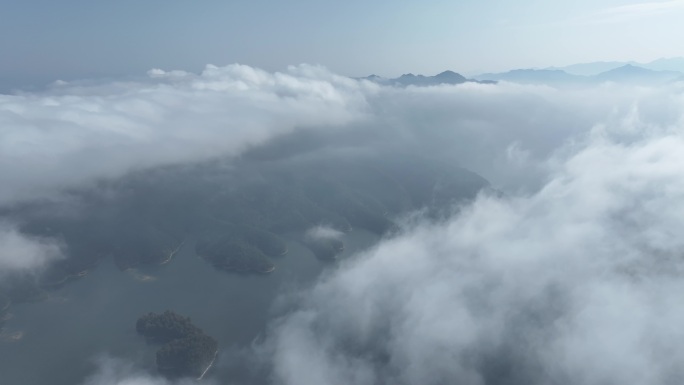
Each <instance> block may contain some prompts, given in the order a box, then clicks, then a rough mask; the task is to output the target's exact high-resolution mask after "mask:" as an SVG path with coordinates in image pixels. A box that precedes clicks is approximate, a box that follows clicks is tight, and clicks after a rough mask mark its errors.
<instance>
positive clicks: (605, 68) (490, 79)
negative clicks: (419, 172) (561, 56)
mask: <svg viewBox="0 0 684 385" xmlns="http://www.w3.org/2000/svg"><path fill="white" fill-rule="evenodd" d="M361 79H364V80H369V81H372V82H374V83H378V84H383V85H389V86H395V87H408V86H419V87H420V86H434V85H439V84H463V83H468V82H472V83H481V84H495V83H497V82H500V81H505V82H511V83H521V84H540V85H541V84H545V85H550V86H582V85H591V84H600V83H605V82H612V83H621V84H631V85H662V84H668V83H673V82H679V81H684V57H678V58H667V59H658V60H654V61H652V62H650V63H645V64H640V63H636V62H594V63H580V64H573V65H570V66H566V67H558V68H557V67H550V68H544V69H536V68H533V69H514V70H511V71H508V72H500V73H485V74H481V75H477V76H474V77H473V78H466V77H465V76H463V75H461V74H459V73H456V72H453V71H444V72H441V73H439V74H437V75H434V76H425V75H414V74H411V73H408V74H404V75H401V76H399V77H397V78H383V77H380V76H377V75H370V76H367V77H365V78H361Z"/></svg>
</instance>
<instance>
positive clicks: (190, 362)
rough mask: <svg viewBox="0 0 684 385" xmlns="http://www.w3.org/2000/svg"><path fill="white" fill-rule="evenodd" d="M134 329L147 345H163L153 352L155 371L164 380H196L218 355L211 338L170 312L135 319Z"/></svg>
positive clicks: (185, 319) (216, 345) (188, 320)
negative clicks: (147, 342) (155, 357)
mask: <svg viewBox="0 0 684 385" xmlns="http://www.w3.org/2000/svg"><path fill="white" fill-rule="evenodd" d="M135 328H136V330H137V332H138V333H140V334H142V335H143V336H145V338H147V340H148V341H150V342H153V343H160V344H163V345H162V346H161V347H160V348H159V349H158V350H157V370H158V371H159V373H161V374H163V375H165V376H167V377H172V378H180V377H193V378H200V377H202V375H203V374H204V373H205V372H206V370H207V369H208V368H209V367H210V366H211V365H212V363H213V362H214V359H215V358H216V354H217V352H218V343H217V342H216V340H215V339H214V338H212V337H210V336H208V335H206V334H204V332H203V331H202V329H200V328H198V327H197V326H195V325H193V324H192V321H191V320H190V318H189V317H183V316H181V315H178V314H176V313H174V312H172V311H168V310H167V311H165V312H164V313H162V314H155V313H148V314H146V315H144V316H142V317H140V318H139V319H138V321H137V322H136V325H135Z"/></svg>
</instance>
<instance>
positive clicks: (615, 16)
mask: <svg viewBox="0 0 684 385" xmlns="http://www.w3.org/2000/svg"><path fill="white" fill-rule="evenodd" d="M673 11H684V0H669V1H656V2H645V3H637V4H629V5H620V6H617V7H611V8H605V9H602V10H600V11H597V12H594V13H592V14H590V15H587V16H584V17H582V18H580V19H578V20H577V21H580V22H584V23H587V24H608V23H622V22H627V21H633V20H639V19H643V18H647V17H654V16H658V15H663V14H667V13H670V12H673Z"/></svg>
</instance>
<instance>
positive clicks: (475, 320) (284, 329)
mask: <svg viewBox="0 0 684 385" xmlns="http://www.w3.org/2000/svg"><path fill="white" fill-rule="evenodd" d="M673 91H674V92H673ZM634 92H637V93H638V92H643V90H642V91H639V90H634ZM590 95H592V94H591V92H589V93H587V96H590ZM632 95H634V94H632ZM642 96H643V95H642ZM651 96H653V94H651ZM619 99H620V98H619V97H615V96H614V97H613V99H612V101H613V102H614V101H617V100H619ZM494 100H495V99H494ZM565 100H569V99H565ZM591 100H592V102H596V101H597V100H595V99H591ZM668 101H669V102H668ZM661 102H662V103H661ZM618 104H619V103H618ZM618 104H616V105H615V106H616V107H617V105H618ZM656 104H658V105H659V106H658V107H656V106H655V105H656ZM541 105H545V103H541ZM664 105H668V106H669V107H668V108H665V109H663V108H662V107H663V106H664ZM573 106H575V107H576V106H577V105H576V104H574V105H573ZM626 107H628V106H626ZM670 107H672V108H673V110H671V109H669V108H670ZM457 108H458V107H457ZM666 111H667V112H666ZM509 112H510V111H509ZM526 112H527V113H528V114H529V113H530V112H531V110H529V109H528V110H526ZM515 114H516V112H513V113H512V115H513V116H515ZM668 115H669V116H668ZM683 116H684V100H683V99H682V95H681V91H679V90H672V89H670V90H667V91H662V93H658V98H657V99H656V100H650V99H648V98H646V99H638V101H637V102H636V104H632V106H631V107H629V108H616V109H615V110H614V113H609V114H606V115H604V120H603V121H602V123H601V124H598V122H599V121H597V122H596V124H593V125H592V127H593V128H592V129H591V130H588V131H584V132H581V131H580V132H576V133H575V134H574V135H569V136H567V137H566V138H567V139H572V140H567V141H566V142H565V143H564V144H562V145H559V146H557V147H556V148H555V149H554V150H553V151H551V152H550V153H547V155H546V157H545V159H546V160H545V161H544V162H543V163H544V165H543V167H541V169H543V170H545V172H546V183H543V184H542V185H541V188H539V189H537V190H536V191H534V192H532V193H526V194H520V195H515V196H509V197H506V198H499V197H492V196H488V195H483V196H480V197H479V198H478V199H477V200H476V201H475V202H474V203H473V204H472V205H471V206H469V207H467V208H465V209H463V210H462V211H461V212H460V213H459V214H458V215H456V216H454V217H452V218H451V219H449V220H446V221H444V222H438V223H434V222H430V221H427V220H426V221H423V222H422V223H419V224H410V225H407V227H406V228H405V230H404V232H403V233H402V234H399V235H398V236H396V237H394V238H392V239H388V240H385V241H383V242H382V243H381V244H380V245H379V246H378V247H377V248H373V249H371V250H369V251H367V252H365V253H363V254H361V255H358V256H357V257H356V258H355V259H353V260H351V261H349V262H348V263H346V264H345V265H343V266H342V267H341V268H340V270H339V271H337V272H335V273H334V274H330V275H327V276H325V277H323V278H322V280H321V281H320V282H319V283H318V284H317V285H316V286H315V287H314V288H313V289H312V290H311V291H310V292H307V293H304V295H303V296H304V299H303V300H302V302H301V303H300V304H299V310H297V311H294V312H289V313H287V314H286V315H285V316H283V318H281V319H279V320H278V321H277V322H275V323H274V324H273V326H272V329H271V332H270V337H269V339H267V341H266V343H265V345H264V347H263V348H264V349H265V351H267V352H268V356H269V357H270V358H271V359H272V364H273V367H272V370H273V373H272V375H273V378H274V379H275V380H274V383H276V384H298V385H307V384H312V385H313V384H316V385H320V384H332V383H346V384H376V383H394V384H416V383H420V384H442V383H463V384H549V383H554V384H620V383H644V384H646V383H648V384H670V383H680V382H681V381H682V380H684V369H682V366H681V365H680V362H681V361H682V359H684V348H683V347H684V333H682V332H681V327H680V325H681V324H682V322H683V321H684V303H683V302H682V301H681V294H680V293H682V291H683V290H684V280H683V279H682V278H684V274H683V273H684V237H682V234H681V229H682V228H683V227H684V226H683V225H684V168H682V164H684V124H683V123H684V120H682V117H683ZM561 118H562V119H567V120H570V121H574V120H573V119H575V118H576V117H573V115H572V114H570V113H566V114H563V115H562V116H561ZM574 122H575V123H576V122H577V121H574ZM502 130H505V126H503V125H502V126H500V127H498V128H496V129H494V130H493V132H494V133H499V134H501V133H502ZM483 133H484V132H481V134H483ZM537 135H542V133H541V132H537ZM529 139H530V138H527V139H525V143H523V145H529V144H528V142H526V141H527V140H529ZM516 151H518V150H516ZM516 151H514V152H516ZM538 154H539V152H538V151H537V156H538ZM524 158H525V160H526V159H527V155H526V156H525V157H524Z"/></svg>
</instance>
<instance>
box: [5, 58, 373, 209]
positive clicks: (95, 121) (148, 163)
mask: <svg viewBox="0 0 684 385" xmlns="http://www.w3.org/2000/svg"><path fill="white" fill-rule="evenodd" d="M372 88H373V85H372V84H370V83H358V82H355V81H353V80H351V79H347V78H344V77H341V76H337V75H334V74H331V73H329V72H327V71H326V70H324V69H321V68H318V67H311V66H300V67H292V68H289V69H288V71H287V72H286V73H267V72H264V71H261V70H258V69H254V68H251V67H247V66H241V65H231V66H227V67H221V68H219V67H215V66H208V67H207V68H206V69H205V71H204V72H202V73H201V74H200V75H194V74H190V73H186V72H182V71H171V72H165V71H162V70H152V71H150V73H149V79H146V80H143V81H139V82H128V83H125V82H111V83H103V84H78V83H76V84H68V83H64V82H58V83H56V84H55V85H54V86H53V87H52V88H51V89H50V90H49V91H47V92H45V93H38V94H19V95H0V126H2V130H0V185H2V186H3V189H2V190H0V205H1V204H8V203H12V202H17V201H20V200H27V199H32V198H45V197H47V196H50V195H51V194H54V193H55V192H56V191H57V190H59V189H61V188H67V187H72V186H74V185H81V184H83V183H86V182H88V181H90V180H92V179H96V178H105V177H117V176H121V175H123V174H125V173H126V172H128V171H131V170H138V169H144V168H148V167H154V166H159V165H165V164H179V163H183V162H192V161H199V160H204V159H208V158H212V157H217V156H235V155H238V154H240V153H241V152H242V151H244V150H245V149H246V148H248V147H249V146H253V145H257V144H259V143H263V142H264V141H266V140H268V139H269V138H272V137H274V136H277V135H282V134H285V133H288V132H291V131H292V130H294V129H295V128H298V127H311V126H316V127H325V126H330V125H339V124H345V123H348V122H350V121H353V120H355V119H358V118H359V117H360V116H361V115H363V112H364V110H365V108H366V102H365V94H364V92H363V91H364V89H370V90H368V92H372Z"/></svg>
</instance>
